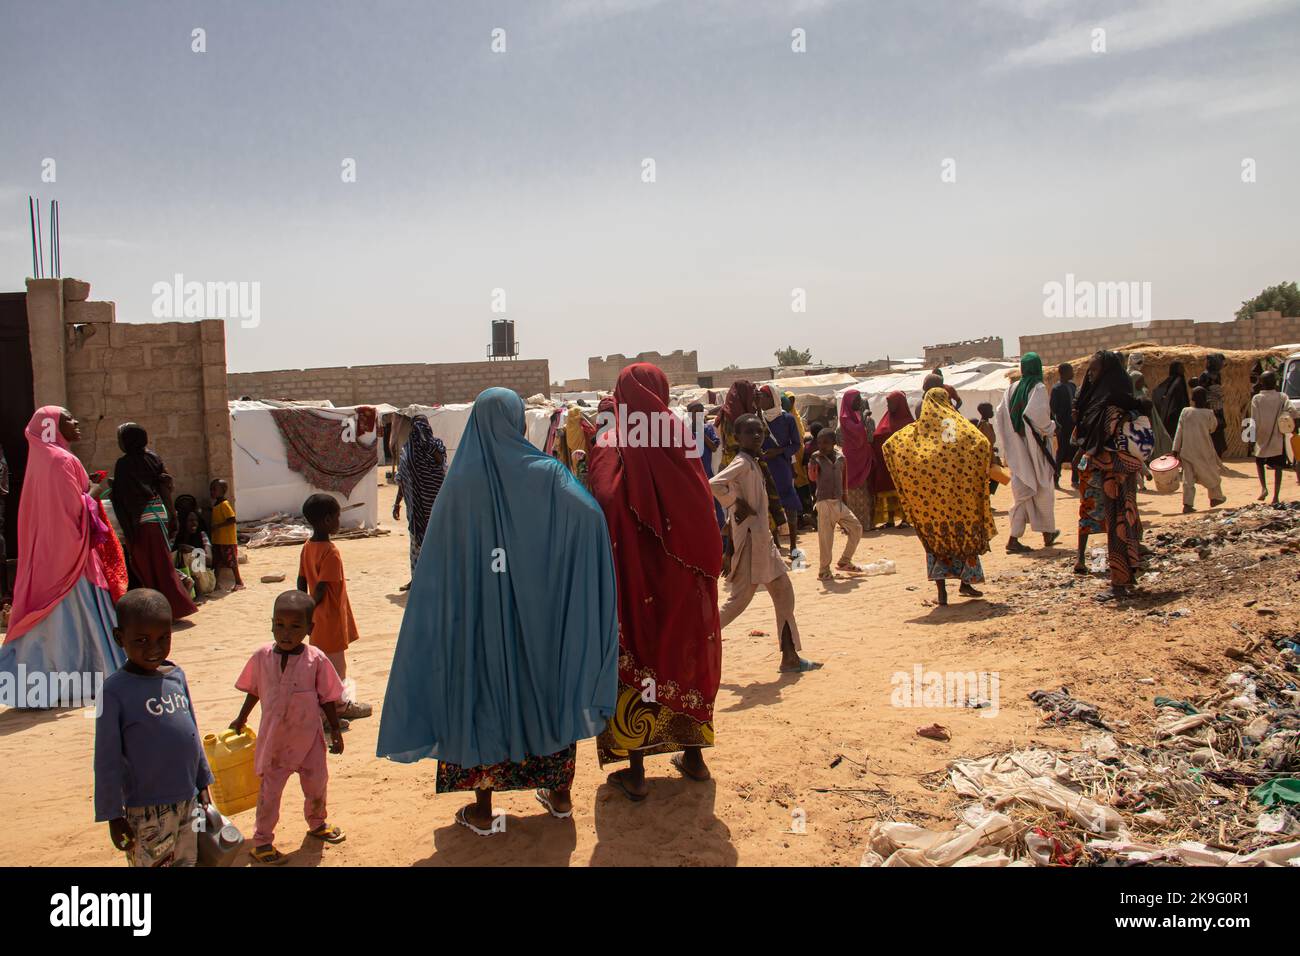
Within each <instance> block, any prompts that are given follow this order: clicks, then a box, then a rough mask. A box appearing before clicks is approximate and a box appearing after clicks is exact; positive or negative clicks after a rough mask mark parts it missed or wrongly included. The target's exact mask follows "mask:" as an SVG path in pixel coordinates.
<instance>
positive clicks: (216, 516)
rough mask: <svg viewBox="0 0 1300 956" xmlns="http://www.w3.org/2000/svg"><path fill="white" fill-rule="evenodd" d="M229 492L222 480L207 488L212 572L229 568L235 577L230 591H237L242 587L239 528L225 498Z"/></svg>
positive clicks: (227, 486) (213, 481)
mask: <svg viewBox="0 0 1300 956" xmlns="http://www.w3.org/2000/svg"><path fill="white" fill-rule="evenodd" d="M229 490H230V486H229V485H227V484H226V480H225V479H224V478H213V479H212V484H210V485H209V486H208V494H210V495H211V496H212V557H213V563H212V570H213V571H214V572H218V571H220V570H221V569H222V568H230V570H231V571H232V572H233V573H234V575H235V585H234V587H233V588H232V590H234V591H239V590H241V589H242V588H243V587H244V579H243V578H241V577H240V576H239V536H238V530H239V528H238V525H237V524H236V521H235V506H234V505H232V504H231V503H230V499H229V498H227V497H226V493H227V492H228V491H229Z"/></svg>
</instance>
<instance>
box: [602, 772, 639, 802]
mask: <svg viewBox="0 0 1300 956" xmlns="http://www.w3.org/2000/svg"><path fill="white" fill-rule="evenodd" d="M622 774H623V772H622V771H621V770H616V771H614V772H613V773H611V774H610V775H609V777H608V778H607V779H608V781H609V782H610V783H612V784H613V785H614V786H616V787H618V789H619V790H621V791H623V796H625V797H627V798H628V799H629V800H631V801H632V802H633V803H640V802H641V801H642V800H644V799H645V798H646V797H647V796H649V794H646V793H633V792H632V791H631V790H629V789H628V787H627V784H625V783H624V782H623V775H622Z"/></svg>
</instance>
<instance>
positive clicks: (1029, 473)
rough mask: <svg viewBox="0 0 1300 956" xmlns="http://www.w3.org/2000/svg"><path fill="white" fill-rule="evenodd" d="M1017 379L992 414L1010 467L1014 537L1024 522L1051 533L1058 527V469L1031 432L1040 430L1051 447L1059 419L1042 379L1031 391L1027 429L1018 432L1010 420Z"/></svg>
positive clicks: (1026, 412) (1021, 532)
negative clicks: (1053, 410) (1056, 490)
mask: <svg viewBox="0 0 1300 956" xmlns="http://www.w3.org/2000/svg"><path fill="white" fill-rule="evenodd" d="M1018 384H1019V383H1018V382H1012V383H1011V384H1010V385H1009V386H1007V393H1006V395H1005V396H1004V397H1003V399H1002V404H1000V405H999V406H998V409H997V412H996V413H995V414H994V416H993V430H994V432H996V434H997V436H998V449H999V450H1000V451H1001V452H1002V458H1003V460H1004V461H1005V462H1006V465H1007V468H1008V469H1010V471H1011V497H1012V505H1011V537H1013V538H1019V537H1020V536H1021V535H1022V534H1024V533H1025V525H1029V527H1031V528H1033V530H1035V531H1038V532H1042V533H1043V534H1050V533H1051V532H1053V531H1055V530H1056V495H1055V492H1054V489H1053V487H1052V486H1053V485H1054V484H1055V482H1056V469H1055V468H1054V467H1053V465H1052V462H1051V461H1050V460H1048V457H1047V455H1046V454H1044V452H1043V450H1042V448H1040V447H1039V445H1038V441H1037V440H1036V439H1035V438H1034V436H1033V434H1031V430H1032V431H1033V432H1036V433H1038V434H1039V435H1041V436H1042V437H1043V439H1044V443H1045V444H1046V446H1047V447H1048V448H1051V447H1053V443H1052V436H1053V435H1055V434H1056V422H1054V421H1052V409H1051V403H1050V402H1049V401H1048V397H1047V386H1046V385H1044V384H1043V383H1042V382H1039V383H1038V384H1037V385H1035V386H1034V388H1033V390H1032V391H1031V392H1030V393H1029V402H1028V404H1027V405H1026V406H1025V414H1024V421H1025V433H1024V434H1023V435H1020V434H1017V433H1016V430H1015V428H1014V427H1013V426H1012V424H1011V396H1012V395H1013V394H1014V393H1015V390H1016V386H1017V385H1018Z"/></svg>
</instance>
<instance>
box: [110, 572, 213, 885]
mask: <svg viewBox="0 0 1300 956" xmlns="http://www.w3.org/2000/svg"><path fill="white" fill-rule="evenodd" d="M113 637H114V639H115V640H116V641H117V643H118V645H119V646H121V648H122V650H123V651H124V652H125V654H126V663H125V664H123V665H122V668H121V670H119V671H117V672H116V673H115V674H111V675H109V677H108V679H107V680H105V681H104V688H103V692H102V694H101V700H102V702H103V710H102V711H101V712H100V715H99V717H98V719H97V720H96V721H95V821H96V822H98V823H103V822H107V823H108V832H109V837H110V839H112V841H113V846H115V847H117V849H119V850H122V851H123V852H124V853H126V855H127V862H128V864H129V865H131V866H194V865H195V863H196V862H197V859H198V830H197V829H196V827H195V817H196V816H198V815H200V814H201V811H200V810H199V809H198V805H200V804H201V805H202V806H204V807H206V806H208V804H209V803H210V799H209V797H208V789H207V788H208V785H209V784H211V783H212V771H211V770H210V769H208V761H207V758H206V757H205V756H204V755H203V745H202V743H201V741H200V738H199V728H198V723H197V722H196V720H195V717H194V710H193V708H192V707H191V705H190V688H189V685H188V684H187V683H186V682H185V673H184V671H182V670H181V669H180V668H179V667H177V666H176V665H175V664H173V663H172V662H171V661H169V660H168V659H167V655H168V653H170V651H171V646H172V612H171V605H170V604H168V603H167V598H166V597H164V596H163V595H162V594H161V593H159V592H158V591H154V590H151V589H149V588H137V589H136V590H134V591H128V592H127V593H126V594H124V595H122V599H121V600H120V601H118V602H117V627H115V628H113Z"/></svg>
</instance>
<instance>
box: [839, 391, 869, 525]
mask: <svg viewBox="0 0 1300 956" xmlns="http://www.w3.org/2000/svg"><path fill="white" fill-rule="evenodd" d="M864 410H865V411H866V413H867V415H866V420H865V421H864V420H863V417H862V413H863V411H864ZM873 424H874V423H873V422H872V421H871V411H870V410H869V409H868V408H867V400H866V399H865V398H863V397H862V393H861V392H859V391H858V390H857V389H856V388H851V389H849V390H848V391H847V392H845V393H844V395H843V396H842V397H841V398H840V447H841V448H842V449H843V451H844V464H845V472H844V503H845V504H846V505H848V506H849V510H850V511H852V512H853V516H854V517H855V518H857V519H858V521H860V522H862V527H863V529H864V530H866V531H870V530H871V529H872V527H873V521H874V515H873V508H872V502H871V472H872V469H873V466H874V465H875V463H876V457H875V449H874V448H873V447H872V445H873V443H874V440H875V438H874V435H873V434H872V425H873Z"/></svg>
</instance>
